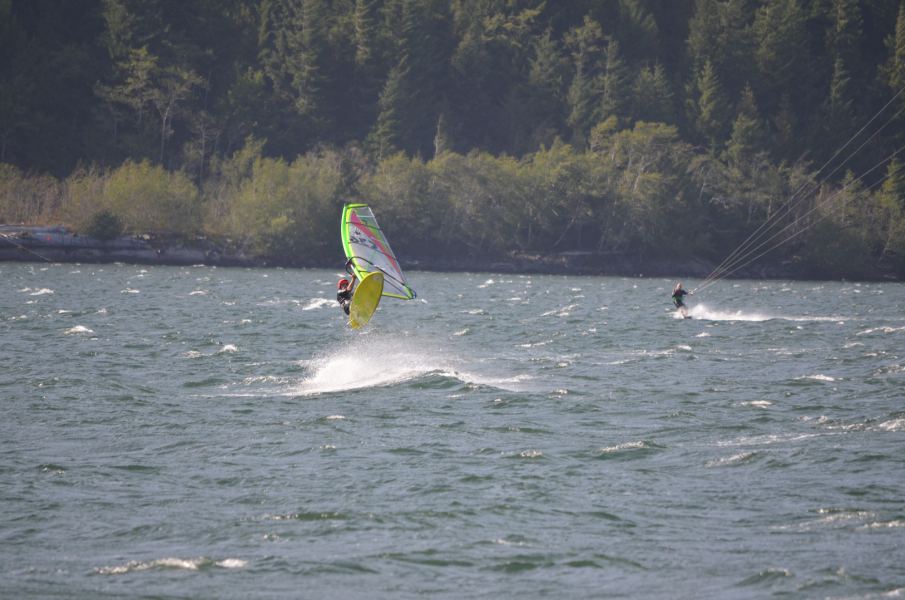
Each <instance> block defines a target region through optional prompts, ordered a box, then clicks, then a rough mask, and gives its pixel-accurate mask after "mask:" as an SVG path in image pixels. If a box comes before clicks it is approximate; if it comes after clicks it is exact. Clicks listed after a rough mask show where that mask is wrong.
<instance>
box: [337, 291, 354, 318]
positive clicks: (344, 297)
mask: <svg viewBox="0 0 905 600" xmlns="http://www.w3.org/2000/svg"><path fill="white" fill-rule="evenodd" d="M336 301H337V302H339V305H340V306H342V307H343V312H345V313H346V314H349V304H351V302H352V290H345V291H342V290H340V291H338V292H336Z"/></svg>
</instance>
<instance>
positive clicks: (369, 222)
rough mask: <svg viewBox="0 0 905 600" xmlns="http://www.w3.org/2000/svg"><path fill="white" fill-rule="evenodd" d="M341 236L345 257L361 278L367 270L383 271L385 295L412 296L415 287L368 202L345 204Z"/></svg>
mask: <svg viewBox="0 0 905 600" xmlns="http://www.w3.org/2000/svg"><path fill="white" fill-rule="evenodd" d="M341 229H342V240H343V250H344V251H345V253H346V258H347V259H350V260H351V265H352V269H353V270H354V271H355V276H356V277H358V279H359V280H362V279H364V278H365V276H366V275H367V274H368V273H374V272H375V271H380V272H382V273H383V277H384V281H383V295H384V296H389V297H391V298H401V299H402V300H411V299H412V298H414V297H415V291H414V290H413V289H412V288H410V287H409V286H408V284H407V283H406V282H405V275H404V274H403V273H402V268H401V267H400V266H399V261H398V260H397V259H396V255H395V254H393V251H392V250H391V249H390V243H389V242H388V241H387V238H386V236H385V235H384V234H383V230H382V229H380V225H378V224H377V219H376V218H375V217H374V213H373V212H372V211H371V207H369V206H368V205H367V204H347V205H346V206H345V207H344V208H343V216H342V223H341Z"/></svg>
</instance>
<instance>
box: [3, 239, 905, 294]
mask: <svg viewBox="0 0 905 600" xmlns="http://www.w3.org/2000/svg"><path fill="white" fill-rule="evenodd" d="M341 259H342V257H341V256H340V255H339V248H337V257H336V260H334V261H331V260H329V259H323V258H320V259H317V258H315V259H311V258H307V257H303V258H288V257H272V258H261V257H253V256H249V255H247V254H245V253H244V252H243V251H242V250H241V248H238V247H236V246H235V245H232V244H230V243H229V242H228V241H216V240H212V239H209V238H205V237H196V238H193V239H189V240H186V239H182V238H177V237H175V236H171V235H167V234H144V235H133V236H122V237H119V238H116V239H113V240H99V239H97V238H92V237H90V236H86V235H80V234H77V233H73V232H71V231H69V230H67V229H65V228H63V227H25V226H11V225H0V261H27V262H35V261H46V262H72V263H76V262H77V263H112V262H123V263H137V264H157V265H196V264H205V265H212V266H228V267H275V266H280V267H289V268H292V267H299V268H328V269H329V268H334V267H335V268H337V269H341V268H342V260H341ZM402 262H403V267H404V268H405V269H406V270H425V271H453V272H455V271H486V272H497V273H537V274H541V273H543V274H554V275H555V274H559V275H612V276H622V277H677V278H678V277H681V278H695V279H703V278H704V277H707V275H708V274H709V273H710V272H711V271H712V270H713V268H714V267H715V266H716V264H715V263H712V262H709V261H705V260H700V259H694V258H686V259H683V258H675V257H644V256H639V255H630V254H624V253H600V252H560V253H553V254H528V253H522V254H517V253H513V254H511V255H508V256H505V257H462V258H428V259H421V258H414V259H408V260H403V261H402ZM732 276H733V277H734V278H745V279H812V280H827V279H830V280H831V279H842V277H840V276H839V275H838V274H835V273H832V272H827V271H825V270H820V269H817V268H814V267H813V266H807V265H803V264H801V263H799V262H796V261H789V262H786V263H783V264H767V265H758V266H753V267H748V268H746V269H742V270H739V271H738V272H736V273H733V274H732ZM854 279H859V280H864V281H890V280H892V281H896V280H897V279H896V278H895V277H894V276H891V275H890V274H888V273H884V272H882V271H879V270H876V269H873V270H865V272H864V273H863V274H861V275H860V276H859V277H856V278H854Z"/></svg>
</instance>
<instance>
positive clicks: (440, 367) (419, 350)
mask: <svg viewBox="0 0 905 600" xmlns="http://www.w3.org/2000/svg"><path fill="white" fill-rule="evenodd" d="M461 363H462V361H461V360H459V359H458V358H455V357H452V356H449V355H448V354H446V353H445V352H443V351H442V350H438V349H436V348H434V347H433V346H432V345H431V344H427V343H424V342H422V341H415V340H412V339H410V338H409V339H400V338H399V337H397V336H381V335H379V334H373V333H372V334H368V335H358V336H356V337H355V339H353V340H352V341H349V342H345V343H342V344H341V345H340V347H339V348H337V349H336V350H334V351H332V352H330V353H329V354H327V355H325V356H322V357H319V358H315V359H313V360H311V361H307V365H308V366H309V369H310V375H309V376H308V377H306V378H304V379H303V380H302V381H301V382H300V383H299V384H298V385H296V386H294V387H292V388H291V389H289V390H287V391H286V392H285V393H284V395H289V396H313V395H318V394H326V393H334V392H347V391H353V390H361V389H368V388H374V387H384V386H390V385H396V384H400V383H413V382H422V383H424V384H425V385H432V386H438V387H443V386H444V385H446V384H448V383H449V382H450V381H453V382H459V383H460V384H466V385H477V386H487V387H493V388H498V389H503V390H507V391H518V389H519V387H520V386H519V384H520V383H522V382H523V381H525V380H527V379H528V378H529V377H528V376H526V375H514V376H503V377H499V376H488V375H482V374H479V373H475V372H473V371H471V370H470V369H469V367H468V366H467V365H463V364H461ZM303 364H305V363H303Z"/></svg>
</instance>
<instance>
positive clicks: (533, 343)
mask: <svg viewBox="0 0 905 600" xmlns="http://www.w3.org/2000/svg"><path fill="white" fill-rule="evenodd" d="M338 275H339V269H337V270H336V271H318V270H255V269H248V270H243V269H223V268H209V267H191V268H175V267H147V266H145V267H141V266H131V265H72V264H67V265H60V264H53V265H44V264H37V263H35V264H12V263H8V264H0V281H2V286H0V336H2V337H0V339H2V343H3V348H2V353H0V399H2V400H0V401H2V419H0V442H2V445H0V596H2V597H4V598H48V597H66V598H99V597H155V598H286V597H295V598H428V597H429V598H487V599H492V598H542V597H544V598H592V597H593V598H604V597H605V598H619V597H624V598H721V599H722V598H729V599H736V598H751V599H754V598H770V597H783V598H788V597H792V598H853V599H854V598H858V599H863V598H887V597H899V596H902V595H905V286H903V285H901V284H857V283H838V282H828V283H818V282H786V281H723V282H720V283H719V284H717V285H715V286H713V287H711V288H708V289H707V290H706V292H704V293H703V294H701V295H696V296H692V297H691V298H690V299H689V306H690V307H691V309H692V310H691V313H692V315H693V316H694V317H695V318H694V319H692V320H680V319H676V318H675V316H674V314H673V312H672V311H671V304H670V299H669V296H670V293H671V289H672V285H673V284H674V281H671V280H665V279H631V278H604V277H557V276H537V275H531V276H517V275H499V274H489V273H480V274H443V273H425V272H413V273H409V277H410V283H411V285H412V287H414V288H415V289H416V290H417V291H418V293H419V297H418V298H417V299H416V300H414V301H411V302H404V301H398V300H394V299H389V298H385V299H384V300H383V302H382V304H381V307H380V309H379V310H378V312H377V314H376V315H375V317H374V320H373V321H372V323H371V325H370V326H369V327H368V328H367V329H366V330H364V331H361V332H354V331H351V330H350V329H349V328H348V327H347V326H346V325H345V321H344V318H343V316H342V314H341V312H340V310H339V309H338V307H337V305H336V303H335V301H334V294H335V292H334V289H335V282H336V280H337V278H338ZM685 283H686V286H687V287H693V286H694V285H695V284H696V283H697V282H695V281H686V282H685Z"/></svg>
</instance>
